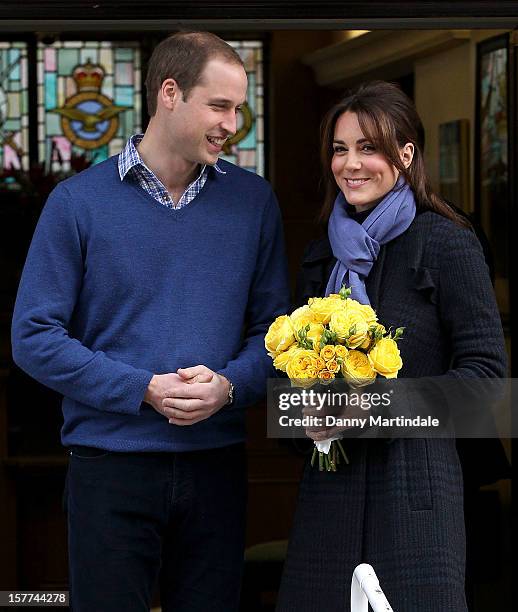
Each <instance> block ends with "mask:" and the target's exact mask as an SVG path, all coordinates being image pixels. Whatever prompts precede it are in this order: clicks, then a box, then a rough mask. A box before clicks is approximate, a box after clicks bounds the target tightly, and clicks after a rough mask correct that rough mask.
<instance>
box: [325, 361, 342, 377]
mask: <svg viewBox="0 0 518 612" xmlns="http://www.w3.org/2000/svg"><path fill="white" fill-rule="evenodd" d="M326 368H327V369H328V370H329V371H330V372H333V374H336V373H337V372H339V371H340V364H339V363H338V361H335V360H334V359H330V360H329V361H328V362H326Z"/></svg>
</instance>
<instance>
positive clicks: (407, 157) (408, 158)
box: [399, 142, 415, 168]
mask: <svg viewBox="0 0 518 612" xmlns="http://www.w3.org/2000/svg"><path fill="white" fill-rule="evenodd" d="M414 150H415V148H414V145H413V144H412V143H411V142H407V143H406V145H405V146H404V147H403V148H402V149H401V150H400V152H399V155H400V156H401V161H402V163H403V166H405V168H409V167H410V164H411V163H412V160H413V159H414Z"/></svg>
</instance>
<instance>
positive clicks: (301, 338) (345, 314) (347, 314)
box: [264, 286, 404, 471]
mask: <svg viewBox="0 0 518 612" xmlns="http://www.w3.org/2000/svg"><path fill="white" fill-rule="evenodd" d="M350 295H351V289H349V288H347V287H345V286H343V287H342V289H341V290H340V292H339V293H337V294H331V295H329V296H328V297H324V298H310V299H309V300H308V303H307V304H306V305H305V306H301V307H300V308H297V309H296V310H295V311H293V312H292V313H291V314H290V315H282V316H280V317H277V319H275V321H274V322H273V323H272V324H271V325H270V328H269V329H268V332H267V334H266V336H265V339H264V343H265V347H266V350H267V351H268V354H269V355H270V357H271V358H272V359H273V365H274V367H275V368H276V369H277V370H280V371H281V372H285V373H286V374H287V375H288V377H289V379H290V381H291V384H292V386H297V387H311V386H312V385H314V384H315V383H317V382H318V383H321V384H329V383H330V382H332V381H333V380H335V379H337V378H343V379H345V381H346V382H347V383H348V385H349V386H350V387H352V388H358V387H364V386H366V385H370V384H371V383H373V382H374V380H375V379H376V376H378V375H380V376H383V377H385V378H396V377H397V375H398V372H399V370H400V369H401V367H402V365H403V362H402V360H401V355H400V352H399V348H398V345H397V341H398V340H399V338H401V336H402V334H403V329H404V328H402V327H399V328H397V329H396V330H395V331H394V332H391V331H390V330H386V329H385V327H384V326H383V325H382V324H381V323H379V321H378V317H377V315H376V312H375V311H374V310H373V309H372V308H371V307H370V306H369V305H366V304H360V303H359V302H357V301H356V300H354V299H352V298H351V297H350ZM317 454H318V457H319V468H320V469H321V470H323V469H324V467H325V468H326V469H327V470H328V471H336V466H337V464H338V463H339V462H340V457H342V458H343V459H344V460H345V462H346V463H349V461H348V459H347V455H346V454H345V451H344V449H343V447H342V444H341V443H340V439H339V438H332V439H331V440H326V441H324V442H315V449H314V451H313V457H312V460H311V464H312V465H313V464H314V462H315V459H316V457H317Z"/></svg>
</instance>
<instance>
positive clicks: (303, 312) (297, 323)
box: [290, 306, 318, 332]
mask: <svg viewBox="0 0 518 612" xmlns="http://www.w3.org/2000/svg"><path fill="white" fill-rule="evenodd" d="M290 319H291V322H292V323H293V329H294V330H295V331H296V332H298V331H299V329H302V328H303V327H306V325H308V324H311V323H318V320H317V318H316V317H315V314H314V313H313V311H312V310H311V308H310V307H309V306H301V307H300V308H297V310H294V311H293V312H292V313H291V315H290Z"/></svg>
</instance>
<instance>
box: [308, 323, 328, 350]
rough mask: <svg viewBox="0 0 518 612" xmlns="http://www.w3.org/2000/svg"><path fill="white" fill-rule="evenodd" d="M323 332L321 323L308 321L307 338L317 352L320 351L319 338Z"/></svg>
mask: <svg viewBox="0 0 518 612" xmlns="http://www.w3.org/2000/svg"><path fill="white" fill-rule="evenodd" d="M323 333H324V326H323V325H322V324H321V323H310V324H309V331H308V332H307V339H308V340H311V342H312V343H313V349H314V350H315V351H316V352H317V353H318V352H320V338H321V337H322V334H323Z"/></svg>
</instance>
